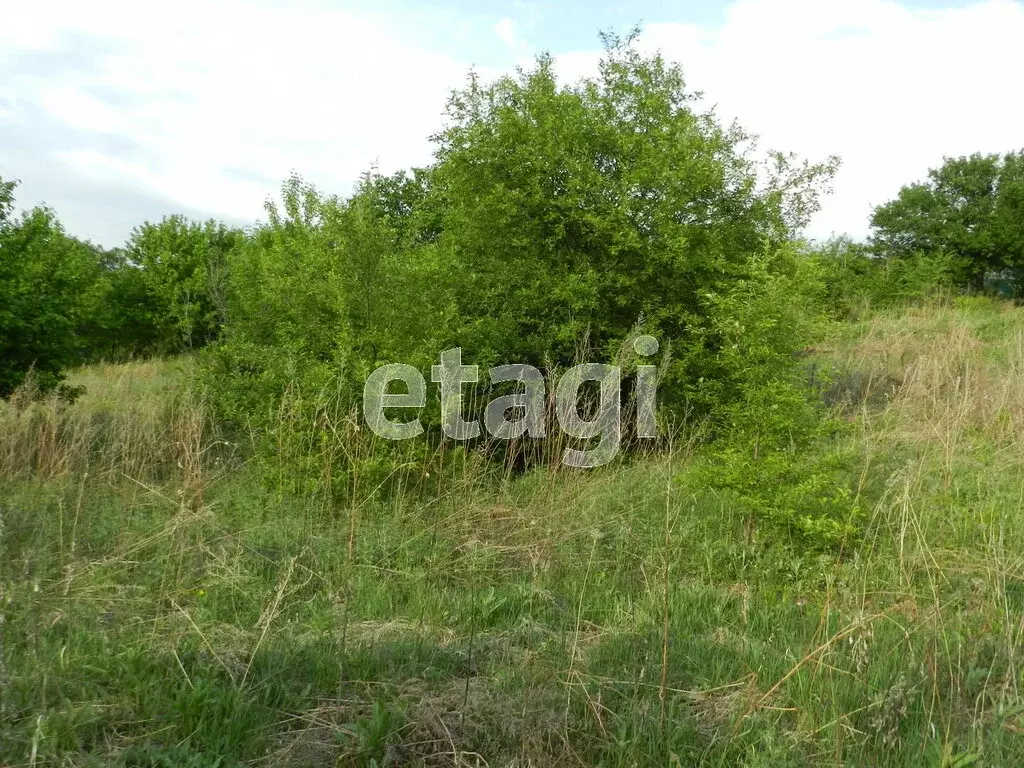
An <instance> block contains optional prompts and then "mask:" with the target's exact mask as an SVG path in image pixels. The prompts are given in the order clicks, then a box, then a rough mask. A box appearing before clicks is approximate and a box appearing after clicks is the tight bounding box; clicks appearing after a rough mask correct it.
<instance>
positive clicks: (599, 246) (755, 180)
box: [426, 37, 835, 398]
mask: <svg viewBox="0 0 1024 768" xmlns="http://www.w3.org/2000/svg"><path fill="white" fill-rule="evenodd" d="M605 42H606V50H605V55H604V58H603V60H602V61H601V64H600V69H599V74H598V75H597V76H596V77H593V78H589V79H585V80H582V81H580V82H578V83H575V84H568V85H563V84H560V83H559V81H558V78H557V76H556V72H555V67H554V64H553V61H552V60H551V59H550V58H549V57H546V56H542V57H540V58H539V59H538V60H537V63H536V65H535V66H534V67H533V68H532V69H530V70H528V71H520V72H519V73H518V75H517V76H515V77H506V78H503V79H500V80H498V81H497V82H495V83H493V84H489V85H485V84H482V83H481V82H480V81H478V80H477V79H476V78H475V77H471V79H470V81H469V84H468V86H467V87H466V88H464V89H463V90H461V91H459V92H457V93H455V94H454V95H453V97H452V99H451V101H450V103H449V107H448V118H449V122H448V125H447V127H446V128H445V129H444V130H443V131H441V132H440V133H439V134H438V135H437V136H436V137H435V142H436V145H437V150H436V164H435V166H434V168H433V171H432V175H431V179H430V185H429V190H428V199H427V202H426V205H427V207H428V208H429V209H431V210H433V211H435V212H436V216H437V218H438V219H439V222H440V235H439V239H438V248H439V249H440V250H441V252H442V253H443V254H444V255H445V256H446V258H447V264H448V265H449V273H448V279H449V280H450V281H451V283H452V284H453V285H454V286H455V291H454V293H455V296H456V297H457V302H458V312H457V313H456V315H455V316H454V323H453V326H452V327H451V334H450V341H451V343H453V344H454V343H457V344H459V345H461V346H463V347H464V348H468V349H469V350H471V354H472V355H473V356H474V360H475V361H477V362H481V363H484V364H489V363H499V362H511V361H517V362H531V363H534V364H540V365H543V364H544V363H545V362H550V363H554V364H562V365H564V364H566V363H569V362H571V361H572V359H573V358H574V357H575V356H576V355H577V354H578V348H579V345H580V343H581V341H582V340H583V339H585V338H586V339H588V342H589V346H590V347H591V348H593V349H595V350H597V351H598V354H602V355H608V356H611V355H612V354H614V350H615V349H616V348H617V347H618V346H619V344H621V342H622V341H623V340H624V339H625V338H626V337H627V336H628V334H629V333H630V332H631V329H633V328H634V327H635V326H636V324H637V321H638V320H639V319H640V318H643V324H644V327H645V328H646V329H647V330H649V331H650V332H653V333H656V334H657V335H658V337H659V338H660V339H661V340H662V341H664V342H672V344H673V346H674V350H675V353H676V357H677V362H678V365H677V366H676V368H675V371H676V374H677V377H676V380H675V384H676V385H677V386H676V387H674V389H673V392H674V393H675V395H676V396H677V397H680V398H682V397H684V396H690V395H693V394H694V388H696V387H697V386H698V383H699V386H701V387H703V386H704V385H705V384H708V383H710V382H713V381H714V380H716V379H717V380H718V383H719V384H721V383H722V381H723V380H724V379H726V378H728V377H729V375H730V374H729V373H728V372H727V371H725V370H724V369H723V366H726V367H729V368H730V370H731V366H732V361H729V362H726V361H725V358H724V357H723V356H721V355H719V354H718V351H719V350H720V349H721V348H722V345H723V344H724V343H725V339H724V338H723V337H722V333H721V326H720V325H719V323H718V322H717V320H716V319H715V316H716V313H719V312H721V311H724V310H723V307H724V306H726V305H725V304H723V303H722V301H720V299H721V297H722V296H724V295H726V294H727V293H729V291H731V290H733V289H734V288H735V287H736V286H738V285H740V284H745V281H747V280H750V279H754V277H755V273H757V270H756V269H754V263H755V261H757V260H758V259H759V258H760V257H761V256H763V255H765V254H768V255H769V258H768V260H767V262H764V261H759V262H758V263H759V264H765V263H768V264H769V265H771V266H770V267H769V271H771V270H775V269H778V268H780V267H779V264H778V259H777V258H776V257H777V256H779V254H780V248H781V246H782V244H783V243H785V242H786V241H788V240H789V239H790V238H791V237H792V236H793V234H794V233H795V232H796V231H797V230H798V229H799V228H800V227H801V226H802V225H803V224H804V223H805V222H806V220H807V218H808V216H809V215H810V214H811V213H812V212H813V211H814V210H815V207H816V202H817V193H818V191H819V190H820V189H821V187H822V185H823V184H824V183H826V182H827V181H828V179H829V178H830V176H831V174H832V171H833V170H834V167H835V164H834V161H829V162H827V163H824V164H821V165H808V164H796V163H794V162H792V161H791V159H790V158H787V157H783V156H781V155H771V156H770V161H769V162H767V163H764V162H760V163H759V162H757V161H755V159H754V157H755V155H754V153H753V152H752V151H751V150H752V149H753V142H752V140H751V137H749V136H748V135H746V134H745V133H743V132H742V131H741V130H740V129H739V128H738V127H736V126H731V127H726V126H723V125H721V124H720V123H719V122H718V121H717V120H716V118H715V116H714V115H713V114H712V113H708V112H702V111H700V110H699V107H698V102H697V97H696V95H695V94H693V93H691V92H689V91H688V90H687V89H686V87H685V83H684V79H683V75H682V72H681V70H680V69H679V68H678V67H676V66H673V65H670V64H668V63H666V62H665V61H664V60H662V58H661V57H660V56H652V57H645V56H642V55H641V54H640V53H639V52H637V51H636V49H635V48H634V47H633V45H632V40H631V39H625V40H623V39H618V38H615V37H607V38H606V40H605ZM758 274H760V273H758ZM729 306H732V305H729ZM591 354H593V352H592V353H591ZM787 354H788V353H787ZM720 395H721V390H719V391H718V393H717V394H715V395H711V397H715V398H717V397H719V396H720Z"/></svg>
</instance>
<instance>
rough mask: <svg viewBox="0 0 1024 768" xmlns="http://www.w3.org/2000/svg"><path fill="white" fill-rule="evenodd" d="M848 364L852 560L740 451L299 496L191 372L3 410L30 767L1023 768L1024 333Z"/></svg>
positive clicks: (2, 513)
mask: <svg viewBox="0 0 1024 768" xmlns="http://www.w3.org/2000/svg"><path fill="white" fill-rule="evenodd" d="M816 356H817V361H818V364H819V366H820V369H828V370H832V369H834V370H838V371H839V374H838V376H837V378H836V379H835V382H834V383H833V384H831V385H830V386H829V388H828V389H827V391H826V392H825V395H826V397H827V398H828V399H829V400H830V401H834V402H835V403H836V408H837V414H838V419H839V421H840V422H841V423H842V425H843V427H842V429H840V430H838V431H837V433H836V436H835V437H833V438H832V439H831V440H829V441H828V442H827V443H823V444H822V445H821V446H819V447H820V450H819V451H817V452H816V453H815V455H814V456H810V457H807V458H806V461H807V462H809V463H810V464H811V465H813V466H812V467H811V469H808V470H807V471H808V473H809V474H808V475H807V476H809V477H813V478H817V479H818V480H820V478H821V477H828V478H831V479H833V480H834V482H835V483H837V484H839V485H842V486H843V487H846V488H848V489H849V494H850V497H849V498H848V501H849V508H850V509H851V510H855V511H856V513H855V519H854V520H852V523H853V524H855V526H856V530H857V531H858V535H856V536H851V537H849V539H848V540H847V541H846V542H844V543H843V545H842V546H840V547H836V548H829V549H822V548H816V549H815V548H808V547H803V546H801V544H800V542H799V541H797V540H790V539H788V538H786V537H784V536H781V535H778V534H777V533H774V532H772V531H773V530H774V529H772V527H771V526H770V525H769V524H768V523H767V522H765V521H764V519H763V516H762V514H761V511H760V510H759V509H757V508H756V506H757V505H756V504H752V503H751V502H750V499H751V498H756V494H755V495H754V496H751V495H750V494H747V495H744V494H742V493H738V492H737V491H736V490H735V488H734V487H732V486H730V485H729V484H728V483H725V482H722V483H718V482H717V481H716V477H717V476H718V475H717V473H718V470H719V467H718V465H717V464H716V462H717V461H719V457H718V455H717V454H715V453H712V452H710V451H709V450H706V449H700V450H696V451H694V450H690V449H688V448H686V447H680V448H679V449H678V450H676V451H675V452H674V455H670V456H659V457H654V458H647V459H642V460H634V461H632V462H630V463H626V464H621V465H617V466H614V467H606V468H603V469H601V470H596V471H590V472H575V473H569V472H566V471H560V472H555V471H551V470H536V471H533V472H530V473H528V474H526V475H523V476H519V477H515V478H511V477H508V476H505V475H502V474H500V473H496V472H494V471H490V470H488V469H486V468H485V467H483V466H481V464H480V463H479V462H476V461H473V460H469V459H467V460H463V461H461V462H455V461H454V459H453V461H452V463H451V465H450V466H449V468H448V469H446V470H445V473H446V474H445V478H444V481H443V482H439V483H438V484H437V486H438V488H439V490H438V492H437V493H436V494H430V495H425V494H423V493H422V492H417V491H416V490H415V489H412V488H410V489H408V490H407V491H402V488H401V487H399V488H398V490H397V491H393V492H390V493H388V494H382V493H374V492H373V489H369V490H366V491H365V492H363V493H356V494H351V501H349V502H347V503H345V504H338V503H331V502H328V501H326V500H324V499H325V498H327V497H326V496H325V495H323V494H315V493H313V494H309V495H306V494H296V493H293V492H287V490H286V489H284V488H283V487H275V486H274V484H273V483H267V482H263V481H261V480H262V479H263V478H264V477H265V467H261V466H257V465H256V463H255V462H254V461H252V460H250V459H248V458H247V454H246V451H245V450H244V446H239V445H234V444H232V443H230V442H228V441H226V440H225V438H224V436H223V435H221V434H219V433H218V432H217V430H216V429H215V427H214V425H213V424H212V423H211V420H210V419H209V417H208V415H207V412H206V409H205V408H204V406H203V403H202V399H201V398H200V397H199V396H198V395H196V394H195V393H193V392H191V391H190V388H189V385H188V382H189V380H190V378H189V371H190V362H189V360H188V359H187V358H183V359H176V360H170V361H162V362H149V363H133V364H127V365H122V366H109V365H104V366H96V367H92V368H89V369H86V370H83V371H80V372H78V373H77V374H76V375H75V376H74V377H73V381H72V383H73V384H78V385H83V386H85V388H86V393H85V394H84V395H83V396H82V397H80V398H79V399H78V401H77V402H75V403H74V404H73V405H62V404H59V403H57V402H55V401H43V402H34V403H28V402H20V401H18V400H17V398H16V399H15V400H14V401H12V403H10V404H7V405H3V404H0V547H2V549H0V590H2V591H0V620H2V622H3V623H2V634H0V640H2V649H0V765H10V766H14V765H40V766H41V765H61V766H79V765H106V764H111V763H113V764H116V765H123V766H182V765H183V766H195V767H199V766H235V765H243V764H245V765H285V766H320V765H334V766H357V765H372V766H398V765H453V766H484V765H487V766H521V767H525V766H548V765H559V766H572V765H606V766H647V765H663V766H689V765H723V766H773V767H775V766H787V765H792V766H807V765H821V766H832V765H877V766H922V765H927V766H943V767H947V766H948V767H952V766H967V765H976V766H1017V765H1022V764H1024V692H1022V691H1021V690H1020V686H1021V683H1022V681H1021V679H1020V676H1021V673H1022V671H1024V667H1022V662H1024V658H1022V656H1021V653H1022V640H1024V636H1022V635H1024V480H1022V479H1024V474H1022V473H1024V441H1022V440H1021V439H1020V435H1021V429H1022V427H1024V311H1022V310H1016V309H1013V308H1010V307H1008V306H1004V305H998V304H995V303H991V302H988V301H984V300H970V301H960V302H958V303H956V304H954V305H935V306H930V307H925V308H921V309H908V310H903V311H901V312H899V313H895V312H894V313H891V314H875V315H871V316H870V317H868V318H867V319H864V320H861V321H859V322H857V323H850V324H843V325H839V326H837V327H836V329H835V332H834V334H833V335H832V337H831V338H830V339H829V340H828V342H827V343H826V344H824V345H822V347H821V348H820V349H818V350H817V351H816ZM801 460H802V461H803V460H804V459H801ZM752 472H753V471H752ZM425 473H426V471H425V470H424V475H425ZM790 474H791V475H792V478H791V479H792V482H793V483H799V482H801V478H803V477H805V475H803V474H801V472H800V471H797V472H796V473H795V474H793V473H790ZM752 476H753V477H760V476H759V475H757V473H756V472H753V474H752ZM787 477H789V475H787ZM763 479H764V482H773V478H772V476H765V477H764V478H763ZM775 480H778V478H777V477H776V478H775ZM830 481H831V480H830ZM816 482H817V481H816ZM813 487H817V485H815V486H813ZM805 496H806V494H805ZM793 498H803V497H801V496H799V495H797V496H794V497H793Z"/></svg>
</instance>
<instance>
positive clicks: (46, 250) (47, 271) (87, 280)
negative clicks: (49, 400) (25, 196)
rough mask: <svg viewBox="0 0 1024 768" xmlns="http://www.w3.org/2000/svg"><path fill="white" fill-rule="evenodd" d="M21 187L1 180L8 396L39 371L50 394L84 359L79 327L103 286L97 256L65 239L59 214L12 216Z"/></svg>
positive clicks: (1, 327)
mask: <svg viewBox="0 0 1024 768" xmlns="http://www.w3.org/2000/svg"><path fill="white" fill-rule="evenodd" d="M13 191H14V185H13V184H12V183H10V182H6V183H5V182H3V181H2V180H0V396H6V395H9V394H10V393H11V392H12V391H13V390H14V389H15V388H17V387H18V386H19V385H20V384H21V383H22V382H23V381H24V380H25V377H26V376H27V375H28V374H29V371H34V372H35V376H36V383H37V385H38V386H39V388H40V389H43V390H46V389H50V388H52V387H53V386H55V385H56V384H57V383H58V382H59V381H60V380H61V378H63V371H64V369H65V368H66V367H67V366H69V365H72V364H74V363H76V362H78V361H79V360H80V359H81V353H82V340H81V338H80V337H79V335H78V328H79V326H80V325H81V324H82V322H83V321H84V319H85V316H86V310H87V306H88V302H87V300H86V297H87V295H88V293H89V291H90V289H91V287H92V285H93V284H94V283H95V280H96V276H97V264H96V260H95V251H94V250H93V249H92V248H91V247H90V246H89V245H88V244H86V243H82V242H80V241H78V240H75V239H74V238H72V237H69V236H68V235H66V234H65V233H64V230H63V228H62V227H61V225H60V222H59V221H57V218H56V216H55V215H54V213H53V211H51V210H50V209H48V208H35V209H33V210H31V211H28V212H26V213H23V214H22V215H21V216H20V217H15V216H13V215H12V210H13Z"/></svg>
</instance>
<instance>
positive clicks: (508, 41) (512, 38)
mask: <svg viewBox="0 0 1024 768" xmlns="http://www.w3.org/2000/svg"><path fill="white" fill-rule="evenodd" d="M494 34H496V35H497V36H498V39H499V40H501V42H503V43H504V44H505V45H507V46H508V47H509V48H515V47H517V46H518V45H519V38H518V37H517V36H516V23H515V22H514V21H513V20H512V19H510V18H509V17H508V16H503V17H502V18H500V19H499V20H498V22H497V23H496V24H495V25H494Z"/></svg>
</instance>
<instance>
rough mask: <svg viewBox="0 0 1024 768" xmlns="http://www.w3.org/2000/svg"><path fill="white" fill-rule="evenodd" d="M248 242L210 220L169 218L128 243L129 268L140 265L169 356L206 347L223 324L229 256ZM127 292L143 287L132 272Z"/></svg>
mask: <svg viewBox="0 0 1024 768" xmlns="http://www.w3.org/2000/svg"><path fill="white" fill-rule="evenodd" d="M242 238H243V234H242V232H241V231H240V230H237V229H231V228H229V227H226V226H225V225H224V224H221V223H219V222H216V221H213V220H210V221H206V222H204V223H199V222H195V221H189V220H188V219H186V218H185V217H183V216H169V217H167V218H165V219H163V220H162V221H161V222H160V223H158V224H152V223H150V222H146V223H145V224H143V225H142V226H140V227H137V228H136V229H135V230H134V231H133V232H132V235H131V238H130V239H129V241H128V245H127V248H126V255H125V263H124V265H123V266H124V267H125V268H131V267H135V266H138V267H140V268H141V269H142V273H141V278H142V282H143V283H144V284H145V286H146V290H148V291H149V293H150V297H149V306H150V312H151V314H152V315H153V317H152V319H153V320H154V321H155V322H157V324H158V327H159V337H160V341H159V344H160V346H162V347H163V349H164V350H165V351H171V350H178V349H192V348H197V347H201V346H203V345H204V344H206V343H207V342H209V341H210V340H212V339H214V338H215V337H216V336H217V335H218V333H219V332H220V327H221V325H222V323H223V314H224V306H225V298H224V289H225V286H226V269H227V256H228V253H229V252H230V251H231V249H232V248H234V247H235V246H236V245H237V244H238V243H239V242H240V241H241V240H242ZM125 274H126V275H128V276H129V277H128V282H127V283H126V284H125V285H122V286H121V288H122V289H125V290H127V291H128V292H129V293H132V292H136V291H138V290H139V288H140V286H139V285H137V284H136V282H137V281H136V278H138V277H140V276H139V275H135V274H133V273H130V272H126V273H125Z"/></svg>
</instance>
